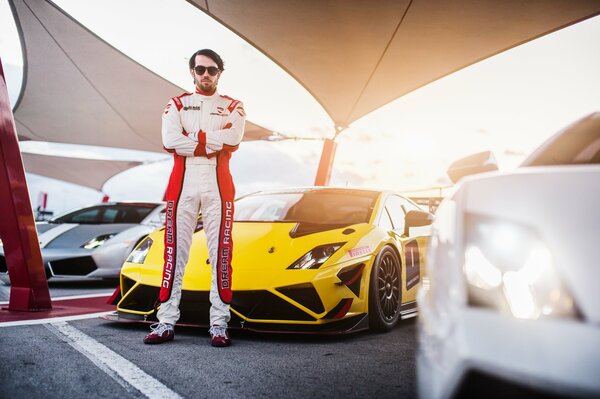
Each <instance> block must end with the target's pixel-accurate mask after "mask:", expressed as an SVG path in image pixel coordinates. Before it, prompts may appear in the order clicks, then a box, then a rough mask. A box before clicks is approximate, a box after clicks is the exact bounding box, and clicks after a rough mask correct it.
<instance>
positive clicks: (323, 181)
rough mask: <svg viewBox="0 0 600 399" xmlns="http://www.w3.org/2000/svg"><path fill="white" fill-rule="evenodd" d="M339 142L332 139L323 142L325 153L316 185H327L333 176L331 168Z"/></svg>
mask: <svg viewBox="0 0 600 399" xmlns="http://www.w3.org/2000/svg"><path fill="white" fill-rule="evenodd" d="M336 147H337V143H336V142H335V141H334V140H332V139H326V140H325V141H324V142H323V153H322V154H321V161H320V162H319V169H318V170H317V177H316V178H315V186H327V185H328V184H329V179H330V178H331V170H332V169H333V160H334V159H335V149H336Z"/></svg>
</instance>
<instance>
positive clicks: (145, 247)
mask: <svg viewBox="0 0 600 399" xmlns="http://www.w3.org/2000/svg"><path fill="white" fill-rule="evenodd" d="M153 243H154V240H153V239H152V238H150V237H146V238H145V239H144V241H142V242H141V243H140V245H138V246H137V247H136V248H135V249H134V250H133V251H131V253H130V254H129V256H128V257H127V262H131V263H144V261H145V260H146V256H147V255H148V251H150V247H151V246H152V244H153Z"/></svg>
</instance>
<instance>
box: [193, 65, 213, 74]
mask: <svg viewBox="0 0 600 399" xmlns="http://www.w3.org/2000/svg"><path fill="white" fill-rule="evenodd" d="M194 71H196V73H197V74H198V75H200V76H202V75H204V72H206V71H208V74H209V75H210V76H217V74H218V73H219V68H217V67H214V66H209V67H205V66H204V65H196V66H195V67H194Z"/></svg>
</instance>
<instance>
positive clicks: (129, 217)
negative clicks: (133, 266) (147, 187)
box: [0, 201, 165, 284]
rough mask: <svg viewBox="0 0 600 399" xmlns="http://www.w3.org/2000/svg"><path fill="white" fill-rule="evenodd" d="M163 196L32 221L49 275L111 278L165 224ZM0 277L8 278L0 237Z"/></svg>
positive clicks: (83, 209) (62, 277)
mask: <svg viewBox="0 0 600 399" xmlns="http://www.w3.org/2000/svg"><path fill="white" fill-rule="evenodd" d="M164 214H165V204H164V202H146V201H144V202H133V201H124V202H109V203H102V204H96V205H92V206H86V207H83V208H79V209H75V210H72V211H69V212H66V213H64V214H62V215H59V216H56V217H55V218H53V219H50V220H49V221H47V222H43V223H36V229H37V232H38V239H39V241H40V248H41V252H42V261H43V262H44V268H45V270H46V277H47V278H48V280H50V281H53V280H68V279H71V280H81V279H82V278H90V279H116V278H118V277H119V273H120V271H121V266H122V265H123V262H124V261H125V259H126V258H127V256H128V255H129V253H130V252H131V250H132V249H133V248H135V246H136V245H137V244H138V243H139V242H140V241H142V239H144V238H145V237H146V236H147V235H148V234H150V233H152V232H153V231H154V230H156V229H157V228H160V227H162V226H163V225H164ZM0 281H2V282H3V283H5V284H9V283H10V277H9V275H8V265H7V264H6V259H5V256H4V247H3V246H2V245H1V243H0Z"/></svg>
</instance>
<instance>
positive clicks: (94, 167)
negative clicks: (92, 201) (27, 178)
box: [21, 152, 142, 191]
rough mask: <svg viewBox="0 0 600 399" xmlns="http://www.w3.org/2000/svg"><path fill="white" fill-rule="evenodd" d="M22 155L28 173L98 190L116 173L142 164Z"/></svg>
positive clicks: (26, 153)
mask: <svg viewBox="0 0 600 399" xmlns="http://www.w3.org/2000/svg"><path fill="white" fill-rule="evenodd" d="M21 156H22V157H23V164H24V165H25V171H26V172H27V173H33V174H36V175H40V176H45V177H50V178H53V179H58V180H63V181H66V182H69V183H73V184H79V185H81V186H85V187H90V188H93V189H95V190H98V191H102V186H104V183H106V181H107V180H108V179H110V178H111V177H113V176H114V175H116V174H118V173H121V172H124V171H125V170H127V169H129V168H133V167H135V166H139V165H141V164H142V162H137V161H135V162H132V161H112V160H103V159H86V158H71V157H59V156H53V155H41V154H33V153H28V152H22V153H21Z"/></svg>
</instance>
